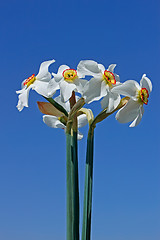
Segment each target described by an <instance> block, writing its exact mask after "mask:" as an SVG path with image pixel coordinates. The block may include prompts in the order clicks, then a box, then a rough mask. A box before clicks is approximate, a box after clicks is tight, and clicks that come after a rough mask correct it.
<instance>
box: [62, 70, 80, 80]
mask: <svg viewBox="0 0 160 240" xmlns="http://www.w3.org/2000/svg"><path fill="white" fill-rule="evenodd" d="M63 77H64V80H65V81H67V82H74V80H75V79H76V78H77V71H76V70H74V69H66V70H64V71H63Z"/></svg>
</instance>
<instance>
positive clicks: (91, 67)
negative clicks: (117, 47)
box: [77, 60, 102, 77]
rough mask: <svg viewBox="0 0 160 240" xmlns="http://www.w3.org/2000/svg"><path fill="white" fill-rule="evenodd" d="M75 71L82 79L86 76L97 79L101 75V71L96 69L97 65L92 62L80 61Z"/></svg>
mask: <svg viewBox="0 0 160 240" xmlns="http://www.w3.org/2000/svg"><path fill="white" fill-rule="evenodd" d="M77 70H78V72H79V73H81V76H83V77H85V76H86V75H89V76H93V77H97V76H99V75H101V74H102V73H101V69H100V68H99V67H98V63H97V62H95V61H92V60H83V61H80V62H79V64H78V66H77Z"/></svg>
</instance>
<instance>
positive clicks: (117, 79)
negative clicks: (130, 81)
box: [114, 73, 120, 83]
mask: <svg viewBox="0 0 160 240" xmlns="http://www.w3.org/2000/svg"><path fill="white" fill-rule="evenodd" d="M114 77H115V79H116V83H118V82H120V77H119V75H118V74H116V73H114Z"/></svg>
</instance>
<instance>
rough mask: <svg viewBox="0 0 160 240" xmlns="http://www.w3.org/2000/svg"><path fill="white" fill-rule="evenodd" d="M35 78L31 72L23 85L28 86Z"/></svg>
mask: <svg viewBox="0 0 160 240" xmlns="http://www.w3.org/2000/svg"><path fill="white" fill-rule="evenodd" d="M35 80H36V77H35V74H32V76H31V77H29V78H27V79H26V81H25V82H24V83H23V85H24V86H25V85H26V86H27V87H29V86H30V85H31V84H32V83H34V81H35Z"/></svg>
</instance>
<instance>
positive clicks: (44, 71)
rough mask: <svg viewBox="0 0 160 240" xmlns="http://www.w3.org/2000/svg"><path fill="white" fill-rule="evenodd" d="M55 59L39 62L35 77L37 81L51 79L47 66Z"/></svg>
mask: <svg viewBox="0 0 160 240" xmlns="http://www.w3.org/2000/svg"><path fill="white" fill-rule="evenodd" d="M54 62H55V60H54V59H53V60H50V61H45V62H43V63H41V65H40V69H39V73H38V75H37V76H36V79H37V80H39V81H45V82H46V81H49V80H50V79H51V74H50V73H49V72H48V67H49V66H50V65H51V64H52V63H54Z"/></svg>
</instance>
